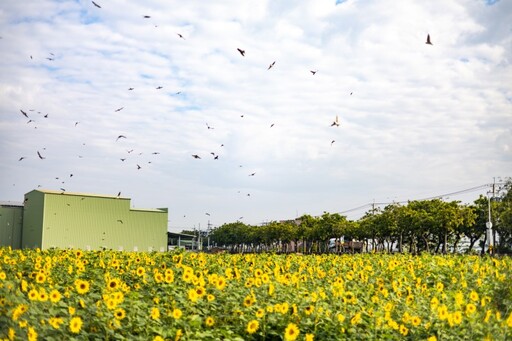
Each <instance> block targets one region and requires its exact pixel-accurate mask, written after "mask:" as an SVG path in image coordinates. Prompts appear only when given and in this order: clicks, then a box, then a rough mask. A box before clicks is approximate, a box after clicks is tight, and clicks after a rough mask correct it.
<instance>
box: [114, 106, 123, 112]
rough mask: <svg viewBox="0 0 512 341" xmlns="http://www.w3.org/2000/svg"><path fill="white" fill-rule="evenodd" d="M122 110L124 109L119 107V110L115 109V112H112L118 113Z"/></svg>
mask: <svg viewBox="0 0 512 341" xmlns="http://www.w3.org/2000/svg"><path fill="white" fill-rule="evenodd" d="M123 109H124V107H121V108H119V109H116V110H114V111H115V112H119V111H121V110H123Z"/></svg>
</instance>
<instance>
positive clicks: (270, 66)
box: [267, 61, 276, 70]
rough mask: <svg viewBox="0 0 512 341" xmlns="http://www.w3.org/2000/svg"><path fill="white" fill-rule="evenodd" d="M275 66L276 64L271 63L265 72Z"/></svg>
mask: <svg viewBox="0 0 512 341" xmlns="http://www.w3.org/2000/svg"><path fill="white" fill-rule="evenodd" d="M275 64H276V62H275V61H273V62H272V64H270V65H269V66H268V69H267V70H270V69H271V68H272V66H274V65H275Z"/></svg>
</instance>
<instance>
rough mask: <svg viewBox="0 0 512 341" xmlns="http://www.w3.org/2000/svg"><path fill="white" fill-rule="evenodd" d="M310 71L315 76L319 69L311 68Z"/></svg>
mask: <svg viewBox="0 0 512 341" xmlns="http://www.w3.org/2000/svg"><path fill="white" fill-rule="evenodd" d="M309 72H311V73H312V74H313V76H314V75H315V74H316V73H317V72H318V70H316V71H313V70H311V71H309Z"/></svg>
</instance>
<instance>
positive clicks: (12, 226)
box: [0, 202, 23, 249]
mask: <svg viewBox="0 0 512 341" xmlns="http://www.w3.org/2000/svg"><path fill="white" fill-rule="evenodd" d="M22 224H23V204H22V203H14V202H0V247H2V246H5V247H7V246H10V247H12V248H13V249H19V248H21V229H22V226H23V225H22Z"/></svg>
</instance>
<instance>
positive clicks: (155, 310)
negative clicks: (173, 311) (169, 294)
mask: <svg viewBox="0 0 512 341" xmlns="http://www.w3.org/2000/svg"><path fill="white" fill-rule="evenodd" d="M150 316H151V318H152V319H153V320H158V319H160V310H159V309H158V308H156V307H153V308H151V314H150Z"/></svg>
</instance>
